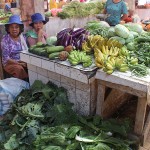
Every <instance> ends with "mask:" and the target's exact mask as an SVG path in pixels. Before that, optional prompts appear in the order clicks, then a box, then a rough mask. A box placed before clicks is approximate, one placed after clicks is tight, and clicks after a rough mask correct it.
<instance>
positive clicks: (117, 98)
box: [102, 89, 131, 118]
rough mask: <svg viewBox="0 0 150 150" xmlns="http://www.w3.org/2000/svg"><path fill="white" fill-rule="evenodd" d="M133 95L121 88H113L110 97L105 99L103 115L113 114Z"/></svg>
mask: <svg viewBox="0 0 150 150" xmlns="http://www.w3.org/2000/svg"><path fill="white" fill-rule="evenodd" d="M130 98H131V95H130V94H128V93H124V92H122V91H120V90H116V89H112V90H111V92H110V94H109V95H108V97H107V98H106V99H105V101H104V105H103V112H102V116H103V117H104V118H108V117H110V116H111V115H113V114H114V113H115V112H116V111H117V110H118V109H119V108H120V107H121V106H122V105H123V104H124V102H126V101H127V100H129V99H130Z"/></svg>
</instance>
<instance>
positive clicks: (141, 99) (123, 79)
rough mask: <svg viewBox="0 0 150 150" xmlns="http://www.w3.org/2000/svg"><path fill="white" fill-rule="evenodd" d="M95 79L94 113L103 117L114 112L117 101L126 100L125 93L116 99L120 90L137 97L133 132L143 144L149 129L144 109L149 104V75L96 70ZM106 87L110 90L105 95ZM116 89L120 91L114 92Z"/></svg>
mask: <svg viewBox="0 0 150 150" xmlns="http://www.w3.org/2000/svg"><path fill="white" fill-rule="evenodd" d="M96 79H97V82H98V92H97V93H98V95H97V106H96V113H97V114H98V115H100V116H102V117H103V118H108V117H109V116H110V115H111V114H112V113H114V112H113V111H114V110H115V109H114V108H116V107H118V105H117V102H119V103H121V102H123V101H126V100H127V98H126V96H127V95H126V96H125V95H122V98H120V99H117V97H119V95H120V97H121V94H122V92H124V93H123V94H125V93H129V94H132V95H135V96H137V97H138V104H137V108H136V118H135V125H134V133H136V134H137V135H139V137H140V138H141V144H142V145H143V144H144V142H145V141H146V138H147V136H148V132H149V129H150V113H149V112H148V117H147V118H146V109H147V107H148V105H150V76H147V77H145V78H137V77H133V76H131V72H128V73H121V72H114V73H113V74H112V75H107V74H106V73H105V72H103V71H101V70H98V71H97V73H96ZM107 87H109V88H111V89H112V91H111V93H110V96H107V97H105V95H106V88H107ZM116 90H118V91H121V92H120V93H119V92H116Z"/></svg>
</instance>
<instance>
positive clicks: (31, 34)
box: [26, 13, 47, 47]
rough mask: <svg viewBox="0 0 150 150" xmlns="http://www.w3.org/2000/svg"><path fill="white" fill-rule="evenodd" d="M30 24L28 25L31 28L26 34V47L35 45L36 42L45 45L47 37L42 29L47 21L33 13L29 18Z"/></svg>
mask: <svg viewBox="0 0 150 150" xmlns="http://www.w3.org/2000/svg"><path fill="white" fill-rule="evenodd" d="M31 19H32V23H30V24H29V25H30V26H31V27H32V28H33V29H32V30H29V31H28V32H27V33H26V37H27V43H28V46H29V47H30V46H32V45H35V44H36V43H38V42H42V43H43V44H46V39H47V35H46V32H45V31H44V29H43V27H44V24H46V23H47V21H46V20H45V19H44V18H43V16H42V15H41V14H40V13H35V14H33V15H32V16H31Z"/></svg>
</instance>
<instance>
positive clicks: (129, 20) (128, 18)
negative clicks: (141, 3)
mask: <svg viewBox="0 0 150 150" xmlns="http://www.w3.org/2000/svg"><path fill="white" fill-rule="evenodd" d="M132 20H133V19H132V18H131V17H130V16H128V17H127V18H125V19H124V21H125V23H128V22H132Z"/></svg>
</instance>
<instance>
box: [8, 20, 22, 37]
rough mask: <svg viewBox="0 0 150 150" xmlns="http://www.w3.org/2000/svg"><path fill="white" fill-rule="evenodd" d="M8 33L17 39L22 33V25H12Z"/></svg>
mask: <svg viewBox="0 0 150 150" xmlns="http://www.w3.org/2000/svg"><path fill="white" fill-rule="evenodd" d="M8 32H9V34H10V36H11V37H13V38H17V37H18V36H19V33H20V25H19V24H16V23H13V24H10V25H9V27H8Z"/></svg>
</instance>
